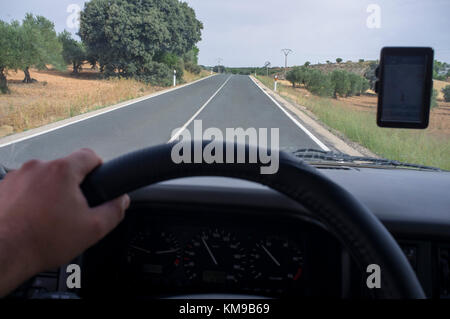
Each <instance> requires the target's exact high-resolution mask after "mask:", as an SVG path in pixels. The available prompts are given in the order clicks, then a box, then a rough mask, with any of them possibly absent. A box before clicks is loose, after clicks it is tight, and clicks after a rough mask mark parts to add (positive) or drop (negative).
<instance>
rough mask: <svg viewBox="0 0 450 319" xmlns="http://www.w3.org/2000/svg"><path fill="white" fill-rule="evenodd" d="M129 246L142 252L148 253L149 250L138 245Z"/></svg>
mask: <svg viewBox="0 0 450 319" xmlns="http://www.w3.org/2000/svg"><path fill="white" fill-rule="evenodd" d="M130 247H131V248H134V249H136V250H140V251H143V252H144V253H147V254H150V250H147V249H144V248H141V247H138V246H133V245H130Z"/></svg>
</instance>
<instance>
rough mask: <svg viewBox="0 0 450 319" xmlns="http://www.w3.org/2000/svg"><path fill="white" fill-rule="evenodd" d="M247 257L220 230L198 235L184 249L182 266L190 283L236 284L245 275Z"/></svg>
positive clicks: (233, 239) (238, 243) (236, 244)
mask: <svg viewBox="0 0 450 319" xmlns="http://www.w3.org/2000/svg"><path fill="white" fill-rule="evenodd" d="M245 261H246V255H245V250H244V248H243V247H242V245H241V243H240V242H239V241H237V240H236V239H235V238H234V237H233V236H232V235H231V234H230V233H228V232H225V231H223V230H217V229H216V230H208V231H204V232H201V233H200V234H199V235H197V236H196V237H195V238H193V239H192V240H191V241H190V242H189V243H188V244H187V246H186V248H185V251H184V257H183V267H184V270H185V273H186V276H187V278H188V279H190V280H195V281H197V280H198V281H201V282H203V283H211V284H226V283H231V284H232V283H237V282H239V280H240V279H241V278H242V277H243V276H244V272H245Z"/></svg>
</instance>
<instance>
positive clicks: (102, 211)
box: [91, 195, 130, 242]
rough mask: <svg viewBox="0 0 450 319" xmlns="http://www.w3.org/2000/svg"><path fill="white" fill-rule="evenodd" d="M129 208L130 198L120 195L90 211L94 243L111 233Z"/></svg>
mask: <svg viewBox="0 0 450 319" xmlns="http://www.w3.org/2000/svg"><path fill="white" fill-rule="evenodd" d="M129 206H130V197H129V196H128V195H122V196H120V197H118V198H116V199H114V200H112V201H109V202H107V203H104V204H103V205H100V206H98V207H95V208H93V209H92V210H91V213H92V215H93V224H94V226H93V227H94V234H95V238H94V241H95V242H97V241H99V240H100V239H102V238H103V237H105V236H106V235H107V234H108V233H109V232H110V231H112V230H113V229H114V228H116V226H117V225H118V224H119V223H120V222H121V221H122V219H123V218H124V217H125V210H126V209H127V208H128V207H129Z"/></svg>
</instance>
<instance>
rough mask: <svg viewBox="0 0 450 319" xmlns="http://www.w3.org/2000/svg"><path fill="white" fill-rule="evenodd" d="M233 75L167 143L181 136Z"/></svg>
mask: <svg viewBox="0 0 450 319" xmlns="http://www.w3.org/2000/svg"><path fill="white" fill-rule="evenodd" d="M231 77H232V75H230V76H229V77H228V79H227V80H226V81H225V82H224V83H223V84H222V85H221V87H220V88H219V89H218V90H217V91H216V92H215V93H214V94H213V95H212V96H211V97H210V98H209V99H208V101H206V102H205V104H203V105H202V107H201V108H199V109H198V111H197V112H195V114H194V115H192V117H191V118H190V119H189V120H188V121H187V122H186V123H185V124H184V125H183V126H182V127H181V128H180V129H179V130H178V131H177V132H176V133H175V134H174V135H173V136H172V137H171V138H170V140H169V141H168V142H167V143H172V142H173V141H175V140H176V139H177V138H178V137H179V136H180V134H181V133H182V132H183V131H184V130H185V129H186V128H187V127H188V125H189V124H191V123H192V121H193V120H194V119H195V118H196V117H197V116H198V115H199V114H200V112H201V111H203V109H204V108H205V107H206V106H207V105H208V104H209V103H210V102H211V101H212V99H214V97H215V96H216V95H217V94H218V93H219V92H220V91H221V90H222V89H223V88H224V86H225V85H226V84H227V83H228V81H229V80H230V79H231Z"/></svg>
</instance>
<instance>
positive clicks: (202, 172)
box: [81, 141, 425, 299]
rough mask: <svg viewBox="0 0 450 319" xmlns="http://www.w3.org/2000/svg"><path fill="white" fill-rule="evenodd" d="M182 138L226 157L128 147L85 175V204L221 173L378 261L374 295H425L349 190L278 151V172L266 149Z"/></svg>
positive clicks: (365, 261)
mask: <svg viewBox="0 0 450 319" xmlns="http://www.w3.org/2000/svg"><path fill="white" fill-rule="evenodd" d="M183 143H184V147H185V148H184V149H188V148H189V147H190V149H191V150H194V149H195V148H196V147H197V148H198V147H201V150H202V151H203V150H204V149H205V147H207V146H208V145H209V147H211V145H215V147H217V148H221V149H222V150H223V158H226V159H231V160H227V162H228V163H216V162H214V163H211V164H207V163H204V162H201V163H194V156H193V154H192V155H191V156H190V159H191V161H190V163H178V164H177V163H175V162H174V161H173V160H172V150H173V147H174V145H175V144H176V143H171V144H164V145H159V146H155V147H150V148H146V149H143V150H140V151H137V152H133V153H130V154H127V155H124V156H122V157H119V158H117V159H115V160H112V161H110V162H108V163H105V164H103V165H101V166H100V167H98V168H97V169H95V170H94V171H93V172H92V173H91V174H89V175H88V176H87V177H86V179H85V181H84V182H83V183H82V185H81V189H82V191H83V193H84V195H85V196H86V198H87V200H88V203H89V205H91V206H96V205H99V204H101V203H103V202H106V201H108V200H111V199H114V198H116V197H118V196H119V195H121V194H124V193H128V192H131V191H134V190H137V189H139V188H141V187H144V186H148V185H151V184H154V183H158V182H162V181H166V180H171V179H176V178H181V177H194V176H223V177H235V178H240V179H244V180H249V181H253V182H257V183H261V184H264V185H266V186H268V187H270V188H273V189H275V190H277V191H279V192H281V193H283V194H285V195H287V196H288V197H290V198H292V199H293V200H295V201H297V202H299V203H300V204H301V205H303V206H304V207H306V208H307V209H308V210H309V211H310V212H312V213H313V215H312V216H309V217H313V218H315V219H317V220H318V221H320V222H321V223H323V224H324V225H325V226H326V227H327V228H328V229H330V230H331V231H332V232H333V233H334V235H335V236H337V237H338V238H339V239H340V241H341V242H342V243H343V244H344V246H346V248H347V249H348V250H349V252H350V253H351V254H352V255H353V257H354V258H355V260H357V261H358V263H359V264H360V265H361V266H363V267H367V265H370V264H377V265H379V266H380V269H381V288H375V289H373V292H374V295H375V296H376V297H379V298H414V299H416V298H425V295H424V292H423V290H422V287H421V285H420V283H419V281H418V279H417V277H416V274H415V273H414V271H413V269H412V267H411V265H410V264H409V262H408V260H407V259H406V257H405V255H404V254H403V252H402V250H401V248H400V247H399V245H398V244H397V242H396V241H395V239H394V238H393V237H392V236H391V234H390V233H389V232H388V231H387V229H386V228H385V227H384V226H383V224H382V223H381V222H380V221H379V220H378V219H377V218H376V217H375V216H374V215H373V214H372V213H371V212H370V211H369V210H368V209H367V208H366V207H365V206H364V205H363V204H361V203H360V202H359V201H358V200H357V199H356V198H355V197H353V195H351V194H350V193H349V192H347V191H346V190H345V189H343V188H342V187H341V186H339V185H337V184H336V183H334V182H333V181H331V180H330V179H328V178H327V177H326V176H324V175H323V174H322V173H320V172H319V171H318V170H317V169H315V168H314V167H312V166H310V165H308V164H306V163H305V162H303V161H301V160H299V159H298V158H296V157H294V156H292V155H291V154H288V153H285V152H279V169H278V172H276V173H275V174H271V175H264V174H261V171H260V168H261V166H266V165H265V164H263V161H261V159H260V156H259V154H264V152H267V151H266V150H264V149H260V148H258V147H253V146H248V145H237V144H234V143H231V144H230V143H222V142H219V143H218V142H215V143H213V144H211V143H212V142H208V141H203V142H194V141H192V142H183ZM238 148H239V149H238ZM238 151H243V152H245V163H237V162H238V159H237V154H238ZM260 151H261V153H260ZM191 153H193V152H191ZM249 154H256V161H255V162H253V163H249V158H250V157H249ZM265 154H267V153H265ZM227 156H228V157H227ZM364 269H365V268H364Z"/></svg>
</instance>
